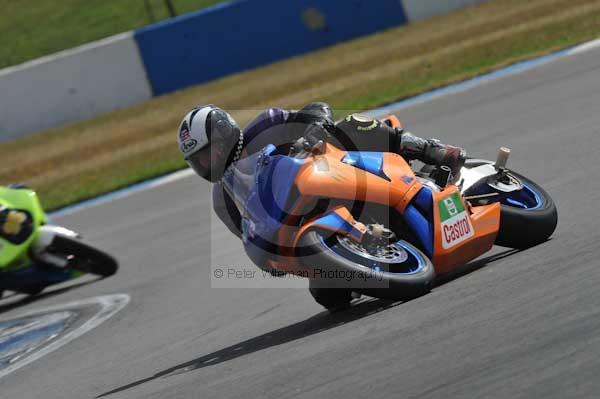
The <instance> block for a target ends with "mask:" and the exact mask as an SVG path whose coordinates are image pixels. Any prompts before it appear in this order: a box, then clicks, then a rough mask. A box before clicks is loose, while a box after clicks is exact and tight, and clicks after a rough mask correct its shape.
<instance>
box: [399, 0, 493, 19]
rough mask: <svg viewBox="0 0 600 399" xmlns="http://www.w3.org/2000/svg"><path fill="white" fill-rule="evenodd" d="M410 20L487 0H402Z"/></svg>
mask: <svg viewBox="0 0 600 399" xmlns="http://www.w3.org/2000/svg"><path fill="white" fill-rule="evenodd" d="M401 1H402V5H403V6H404V12H405V13H406V18H407V19H408V21H409V22H415V21H419V20H422V19H425V18H428V17H432V16H434V15H439V14H444V13H447V12H450V11H453V10H456V9H459V8H461V7H466V6H470V5H473V4H478V3H483V2H485V1H487V0H401Z"/></svg>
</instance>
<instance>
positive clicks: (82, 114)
mask: <svg viewBox="0 0 600 399" xmlns="http://www.w3.org/2000/svg"><path fill="white" fill-rule="evenodd" d="M151 97H152V93H151V90H150V86H149V84H148V80H147V79H146V73H145V71H144V67H143V65H142V62H141V59H140V56H139V53H138V49H137V46H136V43H135V41H134V40H133V37H132V34H131V33H125V34H121V35H117V36H113V37H110V38H108V39H104V40H101V41H98V42H94V43H90V44H87V45H85V46H81V47H77V48H74V49H71V50H66V51H63V52H60V53H57V54H54V55H51V56H48V57H42V58H40V59H37V60H34V61H31V62H27V63H25V64H22V65H18V66H15V67H10V68H5V69H3V70H0V141H5V140H8V139H11V138H15V137H18V136H22V135H23V134H25V133H30V132H35V131H39V130H43V129H48V128H51V127H54V126H59V125H62V124H65V123H70V122H75V121H80V120H83V119H87V118H91V117H94V116H97V115H101V114H104V113H107V112H110V111H113V110H116V109H118V108H122V107H125V106H129V105H133V104H136V103H139V102H141V101H144V100H147V99H149V98H151Z"/></svg>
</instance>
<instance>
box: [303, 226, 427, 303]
mask: <svg viewBox="0 0 600 399" xmlns="http://www.w3.org/2000/svg"><path fill="white" fill-rule="evenodd" d="M298 254H299V256H301V262H302V264H304V265H305V267H306V268H307V269H309V270H310V271H309V273H312V276H313V279H312V281H311V294H312V295H313V297H314V298H315V300H317V302H319V303H321V304H322V305H323V306H325V307H326V308H328V303H331V304H332V305H333V306H339V305H340V304H341V303H340V301H342V300H347V301H349V300H350V296H349V292H352V291H356V292H359V293H362V294H366V295H369V296H373V297H377V298H387V299H396V300H408V299H412V298H415V297H418V296H420V295H423V294H426V293H427V292H429V290H430V289H431V286H432V284H433V281H434V279H435V269H434V267H433V264H432V263H431V260H429V258H428V257H427V256H426V255H425V254H423V253H422V252H421V251H420V250H419V249H418V248H416V247H415V246H413V245H411V244H410V243H408V242H406V241H404V240H400V241H396V242H393V243H389V244H388V245H387V247H385V248H382V249H381V250H380V251H378V253H376V254H373V253H370V252H369V251H367V250H366V249H365V248H364V247H363V246H362V245H361V244H360V243H357V242H355V241H353V240H351V239H350V238H348V237H345V236H342V235H338V234H334V235H333V236H328V235H327V234H322V233H321V232H319V231H317V230H313V231H309V232H307V233H305V234H304V235H303V236H302V237H301V238H300V240H299V247H298Z"/></svg>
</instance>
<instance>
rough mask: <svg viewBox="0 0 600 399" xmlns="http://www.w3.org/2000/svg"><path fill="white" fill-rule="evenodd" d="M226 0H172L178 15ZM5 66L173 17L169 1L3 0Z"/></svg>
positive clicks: (0, 37) (0, 36)
mask: <svg viewBox="0 0 600 399" xmlns="http://www.w3.org/2000/svg"><path fill="white" fill-rule="evenodd" d="M220 1H222V0H172V3H173V6H174V8H175V11H176V12H177V14H184V13H186V12H190V11H194V10H197V9H200V8H204V7H207V6H210V5H212V4H215V3H218V2H220ZM0 10H1V11H0V68H4V67H7V66H10V65H16V64H20V63H22V62H24V61H27V60H31V59H34V58H38V57H41V56H43V55H46V54H51V53H54V52H57V51H60V50H64V49H68V48H71V47H75V46H78V45H80V44H84V43H88V42H91V41H93V40H98V39H102V38H104V37H107V36H111V35H114V34H116V33H119V32H125V31H128V30H131V29H135V28H139V27H141V26H144V25H147V24H150V23H152V22H154V21H160V20H163V19H165V18H168V17H169V13H168V10H167V7H166V5H165V2H164V1H163V0H60V1H57V0H27V1H15V0H0Z"/></svg>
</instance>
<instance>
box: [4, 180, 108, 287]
mask: <svg viewBox="0 0 600 399" xmlns="http://www.w3.org/2000/svg"><path fill="white" fill-rule="evenodd" d="M0 265H2V266H3V267H2V269H0V298H1V297H2V292H3V291H5V290H10V291H15V292H20V293H24V294H28V295H36V294H39V293H40V292H42V291H43V290H44V289H45V288H46V287H48V286H50V285H54V284H58V283H62V282H64V281H67V280H71V279H74V278H77V277H79V276H82V275H84V274H87V273H91V274H95V275H98V276H102V277H108V276H111V275H113V274H115V273H116V272H117V270H118V263H117V261H116V260H115V259H114V258H113V257H112V256H111V255H109V254H107V253H105V252H103V251H101V250H99V249H97V248H95V247H93V246H91V245H89V244H87V243H85V242H83V241H82V239H81V236H80V235H79V234H78V233H76V232H74V231H71V230H69V229H67V228H64V227H60V226H55V225H51V224H49V223H48V217H47V215H46V214H45V212H44V210H43V208H42V206H41V204H40V202H39V199H38V197H37V195H36V193H35V192H34V191H32V190H30V189H28V188H26V187H24V186H12V187H3V186H0Z"/></svg>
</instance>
